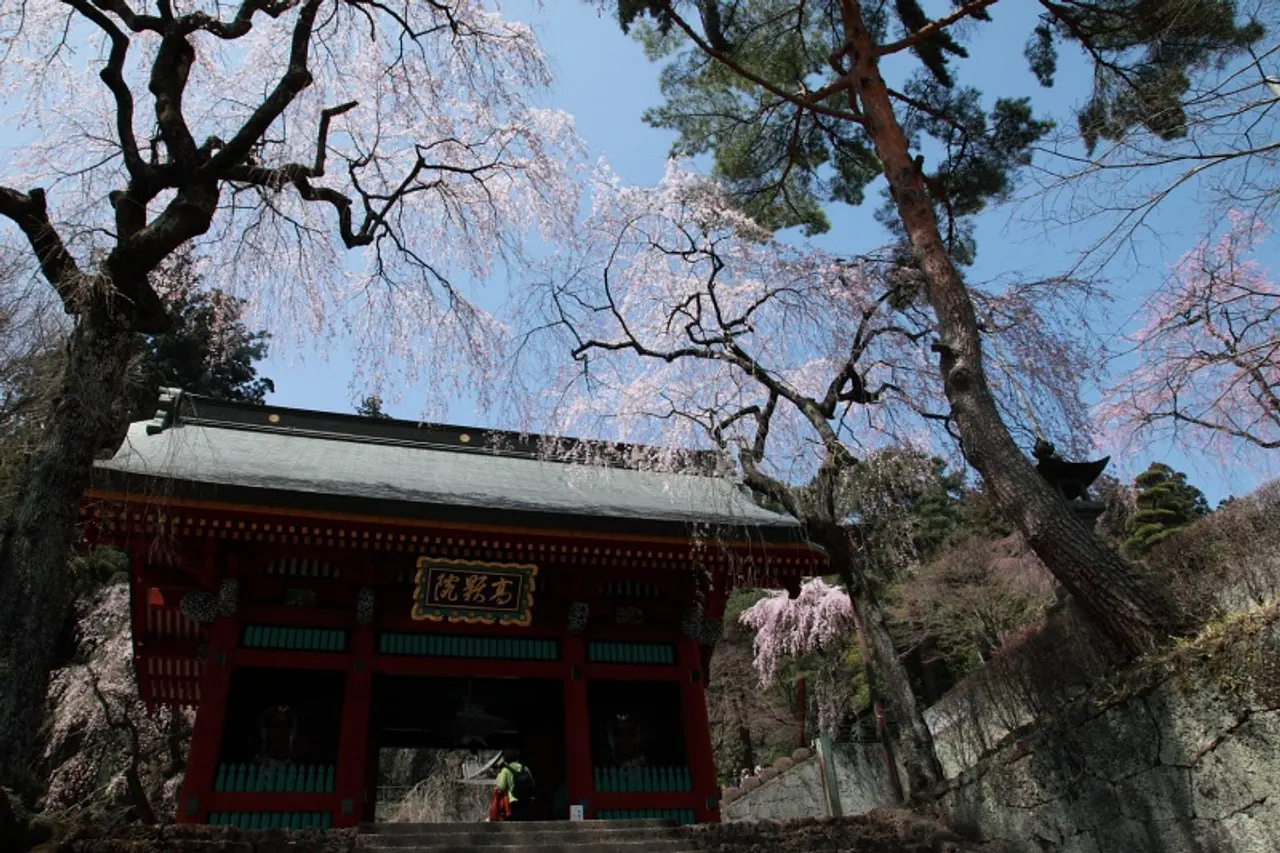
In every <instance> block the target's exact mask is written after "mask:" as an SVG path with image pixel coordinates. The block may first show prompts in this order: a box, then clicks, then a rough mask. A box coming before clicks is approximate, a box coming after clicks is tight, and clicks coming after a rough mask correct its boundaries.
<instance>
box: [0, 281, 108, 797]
mask: <svg viewBox="0 0 1280 853" xmlns="http://www.w3.org/2000/svg"><path fill="white" fill-rule="evenodd" d="M132 343H133V328H132V323H131V322H130V321H129V320H128V319H127V318H126V317H125V316H123V315H121V314H120V313H117V311H115V310H113V309H112V308H111V307H110V306H106V307H104V306H96V307H95V308H94V309H93V310H91V311H86V312H85V313H84V314H82V316H81V319H80V321H79V322H78V324H77V326H76V328H75V329H74V330H73V331H72V333H71V338H70V340H69V341H68V344H67V349H66V353H67V355H66V363H65V366H64V368H63V373H62V376H61V377H60V379H59V388H58V393H57V396H56V398H55V399H56V401H57V402H56V403H55V405H54V407H53V410H52V412H51V414H50V415H49V418H48V421H47V422H46V423H45V424H44V425H43V426H44V435H43V438H42V439H41V440H40V442H39V444H38V445H37V448H36V451H35V453H34V454H33V455H32V457H31V459H30V461H29V463H28V466H27V471H26V478H25V481H24V483H23V487H22V490H21V493H20V495H19V497H18V498H17V500H16V501H15V502H14V505H13V507H12V508H11V510H10V513H9V517H8V518H7V519H5V524H4V529H3V531H2V532H0V684H3V685H4V690H3V691H0V783H4V784H9V785H13V786H18V787H22V788H27V787H29V786H30V784H31V780H32V775H31V773H32V765H33V762H34V760H35V758H36V757H37V756H36V747H37V732H38V731H39V729H40V726H41V722H42V720H43V717H44V712H45V694H46V689H47V687H48V680H49V672H50V670H51V669H52V668H53V666H54V664H55V663H56V661H55V660H54V657H55V655H56V652H57V647H58V642H57V640H58V634H59V632H60V630H61V628H62V626H63V623H64V621H65V619H66V616H67V613H68V608H69V606H70V604H71V595H72V587H73V584H72V576H71V569H70V567H69V559H68V558H69V555H70V550H71V546H72V544H73V541H74V539H75V536H76V528H77V523H78V516H79V508H80V501H81V497H82V493H83V491H84V488H85V485H86V484H87V482H88V478H89V474H90V471H91V469H92V466H93V459H94V454H95V452H96V451H97V449H98V447H99V445H100V444H101V442H102V440H103V439H104V437H106V436H109V435H111V434H113V432H114V430H115V429H116V428H117V427H118V425H119V422H120V420H121V419H122V418H123V417H124V416H125V414H124V410H123V408H122V401H123V393H122V390H123V387H124V381H125V375H126V371H127V368H128V364H129V358H130V355H131V352H132Z"/></svg>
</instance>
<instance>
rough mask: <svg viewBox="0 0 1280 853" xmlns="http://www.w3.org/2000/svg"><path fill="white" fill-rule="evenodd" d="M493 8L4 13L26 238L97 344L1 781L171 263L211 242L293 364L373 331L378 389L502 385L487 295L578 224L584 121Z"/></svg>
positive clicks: (0, 208) (7, 602)
mask: <svg viewBox="0 0 1280 853" xmlns="http://www.w3.org/2000/svg"><path fill="white" fill-rule="evenodd" d="M490 5H491V4H487V3H485V2H482V0H238V2H228V0H155V2H154V3H147V2H143V0H63V1H62V2H54V0H14V2H6V3H4V4H3V5H2V6H0V90H3V91H5V92H7V93H11V95H12V96H13V98H11V100H20V101H21V102H22V103H21V104H20V105H19V108H18V109H17V110H16V111H15V112H14V113H13V123H14V125H16V128H15V133H14V137H13V138H14V139H16V140H17V141H18V145H17V149H16V150H15V151H12V152H7V153H8V154H9V155H10V156H6V157H5V159H4V163H5V165H4V166H3V167H2V168H0V222H3V223H6V224H7V225H8V226H9V227H8V228H6V229H5V230H4V231H3V235H0V239H7V240H8V241H9V242H8V243H7V244H6V245H7V246H9V247H10V248H12V247H15V246H21V247H23V248H24V249H25V254H26V258H27V260H28V266H29V268H30V269H32V270H34V271H38V273H39V275H40V276H41V277H42V278H43V280H44V282H45V284H46V286H47V287H48V288H49V290H50V292H51V293H53V294H55V295H56V297H57V300H58V302H59V303H60V305H61V308H62V310H64V311H65V312H66V313H67V314H69V315H71V317H72V318H73V323H74V326H73V329H72V331H71V334H70V336H69V340H68V344H67V358H66V365H65V367H64V369H63V371H62V375H61V378H60V380H59V386H58V388H57V392H56V394H55V402H54V405H53V408H52V410H51V415H50V417H49V420H48V423H47V426H46V429H45V432H44V434H43V437H42V440H41V443H40V445H39V446H38V447H37V449H36V451H35V453H34V454H33V456H32V460H31V466H30V473H29V476H28V478H27V489H26V490H25V492H24V494H23V496H22V499H21V500H20V501H19V502H18V503H17V504H15V506H14V508H13V510H12V512H11V513H10V515H9V518H8V521H7V523H6V524H5V526H4V528H3V535H2V536H0V781H6V782H14V781H18V780H20V778H21V777H22V775H23V773H24V771H25V769H26V768H27V767H28V765H29V764H30V761H31V759H32V758H33V757H34V756H33V751H32V739H31V736H30V731H31V726H30V724H29V723H30V720H31V719H33V718H36V717H38V714H39V708H40V707H41V701H42V698H43V696H44V686H45V682H46V679H47V673H48V670H49V664H50V657H49V656H50V651H49V650H50V649H51V648H52V647H53V645H54V644H53V642H52V634H53V632H54V631H56V629H57V625H58V624H59V622H60V620H59V619H58V618H56V614H58V613H60V612H61V611H62V609H63V608H64V607H65V602H66V599H67V587H68V579H67V569H66V563H67V561H66V557H67V549H68V546H69V544H70V542H71V540H72V537H73V534H74V529H75V528H74V526H75V521H76V518H77V503H78V500H79V496H80V493H81V490H82V488H83V486H84V483H85V482H86V478H87V476H88V472H89V470H90V466H91V464H92V460H93V454H94V452H95V450H96V449H97V448H98V445H99V443H100V442H101V441H102V437H103V436H106V435H110V434H113V431H114V430H115V429H116V428H117V425H118V424H119V422H120V420H121V419H122V418H123V417H125V414H124V412H123V406H122V404H121V403H122V400H123V398H124V395H122V394H121V393H120V391H121V387H122V382H123V381H124V377H125V375H126V373H127V368H128V360H129V352H130V342H131V341H132V339H133V336H134V334H135V333H138V332H144V333H154V332H159V331H163V329H164V328H165V327H166V326H167V324H168V319H169V318H168V317H167V315H166V311H165V305H164V302H163V300H162V299H161V295H160V294H159V293H157V292H156V289H155V285H154V281H153V273H154V271H155V270H156V269H157V267H158V266H159V265H160V264H161V263H162V262H163V261H164V260H165V258H167V257H169V256H171V255H172V254H173V253H175V252H176V251H178V250H179V249H180V247H183V246H184V245H188V244H192V245H194V249H195V252H196V253H197V254H198V255H200V256H202V257H205V258H207V259H208V266H207V268H206V269H205V270H204V273H205V275H204V284H205V286H207V287H209V288H211V289H212V288H217V289H220V290H222V291H223V292H225V293H228V294H231V295H233V296H239V297H243V298H246V299H248V300H249V301H250V302H251V303H252V304H253V305H254V306H255V307H256V309H257V310H258V312H259V313H260V315H261V317H263V318H264V322H267V323H268V324H270V326H271V328H269V331H272V332H273V333H276V334H274V337H275V339H276V340H277V341H280V340H282V339H284V340H289V339H292V340H297V339H298V338H316V339H321V340H323V339H324V338H325V336H328V335H333V334H336V333H339V332H342V333H350V334H351V335H352V338H353V340H355V341H356V342H357V344H356V347H357V350H358V352H359V354H360V356H361V357H362V358H363V359H364V363H365V367H366V369H367V371H368V372H370V373H371V374H372V375H374V376H376V377H383V376H385V374H386V371H388V370H404V371H406V373H407V374H408V375H409V376H410V377H412V375H413V374H414V371H415V370H417V369H420V368H422V367H426V368H428V369H432V370H433V378H436V377H439V378H445V377H449V376H455V377H459V378H458V381H459V382H460V383H461V382H465V378H466V377H465V376H460V374H463V373H465V367H466V366H467V365H474V366H478V367H481V368H482V367H483V366H484V363H485V361H486V359H487V358H488V357H489V353H491V352H492V351H493V350H494V347H493V346H492V341H491V338H492V336H494V335H496V334H498V333H500V328H499V327H498V326H497V325H496V324H495V323H494V322H493V321H492V320H491V318H489V317H488V316H487V315H486V314H485V312H483V311H482V310H480V309H479V308H477V307H476V306H475V305H474V304H472V303H471V302H469V301H468V300H467V298H466V295H465V294H466V286H467V283H468V282H469V281H473V280H480V279H483V278H485V277H487V276H489V275H490V274H491V273H493V272H494V271H495V269H497V268H498V266H499V265H501V264H504V263H510V262H518V261H520V260H521V259H522V258H523V246H524V244H525V240H526V238H527V237H528V236H530V235H532V234H535V233H538V234H540V235H541V237H543V238H544V239H554V238H555V237H557V236H558V234H560V233H561V232H562V231H563V230H564V229H565V228H567V227H568V225H569V223H570V218H571V217H572V216H573V215H574V214H575V213H576V211H577V190H576V184H575V181H574V175H573V163H574V162H575V158H576V157H577V156H578V153H579V144H578V142H577V139H576V136H575V134H574V131H573V126H572V122H571V121H570V120H569V118H568V117H567V116H566V115H564V114H563V113H560V112H557V111H553V110H546V109H541V108H538V107H536V106H534V105H532V102H531V100H530V95H531V93H532V92H534V91H536V90H538V89H540V88H544V87H545V86H546V85H547V84H548V83H549V81H550V77H549V73H548V70H547V67H546V63H545V59H544V56H543V54H542V52H541V51H540V50H539V48H538V45H537V43H536V40H535V39H534V37H533V34H532V32H531V30H530V29H529V28H528V27H527V26H525V25H523V24H519V23H515V22H511V21H508V20H506V19H504V18H502V17H501V16H500V15H499V14H497V13H496V12H495V11H493V10H492V9H491V8H490ZM282 331H289V332H292V336H291V337H286V336H283V335H281V334H278V332H282ZM436 367H438V368H440V369H439V371H438V372H436V371H435V370H434V368H436ZM447 390H448V388H447V382H446V387H444V388H442V389H441V391H442V392H445V391H447ZM440 404H441V405H443V401H441V402H440Z"/></svg>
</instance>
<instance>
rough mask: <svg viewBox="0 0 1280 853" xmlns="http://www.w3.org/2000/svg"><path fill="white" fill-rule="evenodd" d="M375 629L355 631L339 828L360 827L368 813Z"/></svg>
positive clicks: (341, 746)
mask: <svg viewBox="0 0 1280 853" xmlns="http://www.w3.org/2000/svg"><path fill="white" fill-rule="evenodd" d="M373 637H374V633H373V628H371V627H369V626H367V625H361V626H359V627H357V628H355V629H354V630H353V631H352V632H351V663H350V666H349V668H348V669H347V686H346V689H345V690H344V691H343V696H342V731H341V733H340V735H339V737H338V772H337V779H336V780H335V791H336V793H337V794H338V797H339V800H338V813H337V814H336V815H334V816H333V825H334V826H335V827H344V826H356V825H358V824H359V823H360V819H361V817H362V816H363V815H364V800H365V780H366V778H367V772H368V766H369V765H368V760H369V710H370V704H371V703H372V701H373Z"/></svg>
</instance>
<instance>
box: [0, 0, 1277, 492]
mask: <svg viewBox="0 0 1280 853" xmlns="http://www.w3.org/2000/svg"><path fill="white" fill-rule="evenodd" d="M502 9H503V12H504V14H506V15H508V16H511V17H514V18H517V19H521V20H526V21H529V22H531V23H532V24H533V25H534V27H535V29H536V31H537V33H538V35H539V37H540V40H541V43H542V46H543V48H544V50H545V51H546V52H547V54H548V55H549V56H550V58H551V62H552V67H553V71H554V73H555V76H556V80H557V82H556V85H555V86H554V88H553V90H552V92H551V93H550V94H549V96H548V97H547V98H546V99H545V105H546V106H552V107H556V108H559V109H563V110H565V111H567V112H569V113H570V114H572V115H573V116H574V117H575V119H576V122H577V126H578V130H579V133H580V134H581V136H582V137H583V139H584V140H585V141H586V143H587V145H588V146H589V148H590V154H591V155H592V156H593V157H594V156H601V155H602V156H604V157H605V158H607V160H608V161H609V162H610V164H611V166H612V168H613V169H614V170H615V171H616V172H617V173H618V174H619V175H620V176H621V177H622V178H623V179H624V180H626V181H628V182H632V183H636V184H649V183H653V182H655V181H656V180H657V179H658V178H659V177H660V176H661V174H662V172H663V169H664V168H665V165H666V156H667V153H668V151H669V149H670V146H671V143H672V141H673V139H674V137H673V135H672V134H670V133H668V132H665V131H660V130H655V129H653V128H651V127H649V126H647V125H646V124H644V122H643V121H642V120H641V114H642V113H643V112H644V110H645V109H646V108H647V107H650V106H656V105H658V104H659V103H660V101H661V98H660V94H659V90H658V84H657V78H658V71H659V66H657V65H654V64H651V63H649V62H648V61H647V60H646V59H645V57H644V54H643V51H642V49H641V47H640V45H639V44H638V43H636V42H634V41H632V40H631V39H629V38H627V37H625V36H623V34H622V33H621V31H620V30H619V28H618V25H617V22H616V21H615V20H614V18H613V17H612V16H611V15H608V14H604V15H602V14H600V13H599V12H598V11H597V10H596V8H595V6H594V4H590V3H587V2H584V0H546V2H544V3H543V4H542V5H541V7H540V8H539V6H538V4H537V3H536V2H535V0H504V2H503V3H502ZM1034 22H1035V4H1031V3H1019V2H1010V3H1001V4H998V5H997V6H995V7H994V8H993V21H992V22H991V23H988V24H984V25H981V26H980V27H978V28H976V30H975V31H974V32H973V33H972V34H971V36H970V37H969V38H967V39H966V43H967V44H968V45H969V48H970V55H971V56H972V57H973V58H972V59H969V60H960V61H958V62H957V71H958V73H957V77H958V79H959V80H960V81H961V82H962V83H964V84H966V85H973V86H976V87H977V88H979V89H981V90H983V91H984V92H986V93H987V94H988V96H994V95H995V94H996V93H998V94H1000V95H1003V96H1020V95H1028V96H1032V97H1033V99H1034V103H1035V104H1036V106H1037V109H1038V111H1040V112H1041V113H1047V114H1048V115H1050V116H1052V117H1054V118H1055V119H1057V120H1059V121H1060V122H1064V123H1069V122H1070V121H1071V107H1072V106H1073V105H1074V104H1077V103H1079V102H1080V101H1081V100H1083V98H1084V97H1085V95H1086V93H1087V91H1088V87H1089V76H1088V71H1087V68H1086V67H1085V65H1084V63H1083V61H1082V60H1080V59H1079V58H1072V57H1064V61H1063V63H1062V67H1061V70H1060V73H1059V75H1058V84H1057V86H1056V87H1055V88H1054V89H1052V90H1048V91H1046V90H1044V89H1042V88H1041V87H1040V86H1039V85H1038V83H1037V82H1036V81H1035V79H1034V78H1033V77H1032V76H1031V74H1030V73H1029V72H1028V71H1027V68H1026V62H1025V61H1024V59H1023V58H1022V55H1021V45H1022V44H1023V43H1024V42H1025V40H1026V37H1027V35H1028V33H1030V32H1031V29H1032V27H1033V26H1034ZM1010 45H1017V46H1018V47H1017V49H1013V50H1011V49H1010V47H1009V46H1010ZM996 57H998V59H995V58H996ZM889 73H890V75H892V73H893V69H892V68H890V71H889ZM21 136H22V131H19V132H17V133H13V132H12V128H10V134H9V135H8V138H7V139H5V140H4V147H10V146H16V145H20V144H21ZM876 206H877V202H876V201H875V200H874V196H873V200H871V201H869V202H868V204H866V205H864V206H863V207H861V208H858V209H852V208H848V207H845V206H841V207H839V208H837V209H834V210H832V211H830V213H831V219H832V228H831V230H830V232H829V233H827V234H825V235H822V236H821V237H819V238H818V239H817V240H816V241H815V242H816V243H817V244H818V245H819V246H821V247H823V248H825V249H829V250H832V251H835V252H852V251H859V250H867V249H871V248H875V247H877V246H879V245H882V244H883V242H884V237H885V235H884V232H883V230H882V229H881V227H880V226H879V224H878V223H876V222H875V220H874V218H873V211H874V208H875V207H876ZM1024 210H1025V208H1024ZM1152 224H1153V231H1152V232H1151V233H1150V234H1148V236H1147V239H1145V240H1144V241H1143V242H1142V243H1141V244H1140V245H1139V247H1138V250H1137V251H1136V252H1135V253H1134V254H1133V255H1131V256H1130V257H1128V258H1126V259H1125V261H1124V263H1123V264H1119V265H1116V266H1115V267H1113V268H1111V269H1109V270H1108V274H1109V276H1110V278H1111V280H1112V282H1113V283H1114V284H1115V286H1114V287H1113V288H1112V291H1113V293H1114V294H1115V296H1116V297H1117V298H1116V301H1115V302H1114V303H1113V304H1111V305H1109V306H1107V307H1106V308H1105V310H1100V311H1099V312H1098V317H1097V319H1098V321H1099V323H1100V328H1101V331H1102V332H1103V335H1104V337H1114V336H1116V335H1119V334H1121V333H1122V332H1123V331H1124V329H1125V325H1126V321H1127V320H1128V319H1129V318H1130V317H1131V316H1132V314H1133V311H1134V310H1135V309H1136V307H1137V306H1138V305H1139V304H1140V301H1141V299H1142V297H1143V295H1144V294H1146V293H1148V292H1149V291H1150V289H1151V288H1152V287H1153V286H1155V285H1156V284H1158V283H1159V282H1160V281H1161V280H1162V278H1163V276H1164V273H1165V269H1166V267H1167V264H1168V263H1169V262H1171V261H1172V260H1173V259H1175V258H1176V257H1177V256H1178V255H1180V254H1181V253H1183V252H1185V251H1186V250H1187V249H1188V248H1190V247H1191V246H1192V245H1193V243H1194V241H1195V239H1196V237H1197V235H1198V234H1199V233H1200V231H1201V226H1202V224H1203V223H1202V220H1201V217H1200V214H1199V213H1198V212H1197V211H1195V210H1194V209H1193V208H1192V207H1189V206H1187V205H1183V204H1179V205H1168V206H1166V207H1165V208H1163V209H1161V210H1160V211H1159V213H1158V215H1157V216H1156V217H1155V219H1154V220H1153V222H1152ZM1157 235H1158V236H1157ZM977 236H978V242H979V256H978V262H977V264H976V265H975V267H974V269H973V270H972V271H971V272H970V277H971V278H972V279H973V280H975V281H981V280H986V279H992V278H995V277H997V276H1004V275H1011V274H1018V275H1026V276H1048V275H1054V274H1058V273H1061V272H1062V271H1063V270H1065V269H1067V268H1069V267H1070V266H1071V265H1072V263H1073V262H1074V260H1075V258H1076V257H1077V254H1078V251H1079V249H1080V247H1082V246H1083V245H1086V244H1087V242H1088V241H1089V238H1090V237H1091V234H1090V233H1089V232H1088V230H1087V229H1086V230H1083V231H1082V230H1070V229H1066V228H1060V229H1055V230H1046V229H1045V228H1044V227H1043V226H1041V225H1039V224H1037V223H1036V222H1034V221H1030V220H1028V219H1026V218H1023V217H1022V216H1020V215H1019V213H1018V211H1017V210H1015V209H1013V208H1011V207H1009V208H1002V209H998V210H994V211H991V212H989V213H986V214H984V215H983V216H982V217H981V218H980V219H979V222H978V234H977ZM1275 243H1276V241H1272V246H1271V249H1272V252H1271V257H1270V258H1264V260H1270V261H1272V262H1271V267H1272V269H1275V270H1277V271H1280V258H1277V257H1276V253H1275V248H1276V246H1275ZM500 296H501V285H500V284H496V283H495V284H490V285H489V286H488V293H487V294H485V295H483V296H482V297H481V301H482V302H483V303H485V304H493V303H496V302H497V301H499V298H500ZM326 353H327V354H326V356H325V357H324V358H321V357H320V356H319V355H318V354H316V353H314V352H306V351H298V350H295V349H293V348H288V347H285V346H279V347H276V348H275V350H274V351H273V353H272V355H271V357H270V359H268V361H267V362H266V363H265V364H264V365H262V370H261V372H262V374H263V375H266V376H269V377H271V378H272V379H273V380H274V381H275V383H276V387H277V389H278V391H277V392H276V393H275V394H274V395H273V396H272V398H271V402H272V403H275V404H277V405H284V406H295V407H301V408H312V409H322V410H329V411H350V410H351V409H352V403H353V400H354V399H358V398H359V396H360V391H361V389H359V388H356V387H353V376H354V373H355V371H354V365H353V362H352V358H351V355H350V352H349V350H348V349H347V347H346V346H345V345H344V343H343V342H342V341H332V342H328V343H327V344H326ZM431 386H432V383H431V379H430V377H425V378H424V380H423V382H422V383H420V384H419V386H418V387H415V388H404V389H400V391H401V393H400V395H399V396H400V400H399V401H398V402H396V403H393V404H391V405H390V406H389V407H388V408H389V412H390V413H391V414H394V415H396V416H398V417H405V418H415V417H418V416H419V414H420V411H421V406H422V402H423V400H425V399H427V397H428V395H430V394H431ZM448 417H449V419H450V420H451V421H453V422H455V423H467V424H474V425H485V417H484V416H483V415H482V414H480V413H478V412H477V411H476V409H475V406H474V405H473V403H472V401H471V400H470V399H460V400H457V401H455V402H454V404H453V405H451V407H450V409H449V412H448ZM1105 450H1107V449H1104V451H1105ZM1153 459H1159V460H1162V461H1167V462H1169V463H1170V464H1173V465H1175V466H1176V467H1180V468H1183V469H1185V470H1187V471H1188V472H1189V473H1190V474H1191V476H1192V479H1193V480H1194V481H1195V482H1197V483H1198V484H1199V485H1200V486H1201V487H1202V488H1203V489H1204V490H1205V491H1206V492H1207V493H1208V494H1209V496H1210V498H1211V501H1212V502H1216V501H1217V500H1218V498H1220V497H1224V496H1225V495H1227V494H1229V493H1235V494H1241V493H1243V492H1246V491H1248V490H1250V489H1251V488H1252V487H1253V486H1254V485H1256V484H1257V483H1258V482H1259V481H1260V476H1259V473H1258V469H1259V468H1260V467H1261V466H1262V465H1263V464H1264V457H1261V456H1259V457H1257V458H1255V459H1252V460H1245V462H1243V463H1242V464H1241V465H1239V466H1235V465H1222V464H1221V463H1220V462H1219V461H1216V460H1215V461H1212V462H1208V461H1205V460H1199V459H1194V458H1187V457H1186V456H1184V455H1182V454H1180V453H1176V452H1172V451H1170V450H1169V449H1168V448H1165V447H1153V448H1151V449H1150V451H1149V452H1148V453H1146V454H1142V455H1139V456H1138V457H1136V458H1134V459H1131V460H1124V461H1119V460H1118V461H1117V463H1116V464H1114V466H1113V469H1112V473H1115V474H1116V475H1117V476H1122V477H1126V476H1131V475H1132V474H1133V473H1136V471H1139V470H1141V469H1142V468H1145V467H1146V465H1147V464H1148V462H1150V461H1152V460H1153ZM1271 473H1272V475H1273V476H1274V473H1275V472H1274V471H1272V472H1271Z"/></svg>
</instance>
